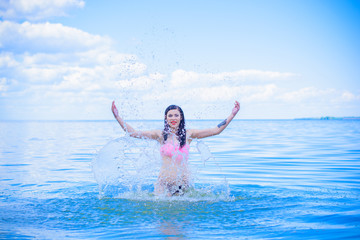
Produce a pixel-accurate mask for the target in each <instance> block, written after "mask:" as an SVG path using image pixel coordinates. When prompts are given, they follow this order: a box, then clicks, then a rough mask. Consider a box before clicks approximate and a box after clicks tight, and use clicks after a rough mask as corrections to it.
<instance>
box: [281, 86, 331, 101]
mask: <svg viewBox="0 0 360 240" xmlns="http://www.w3.org/2000/svg"><path fill="white" fill-rule="evenodd" d="M335 93H336V90H335V89H317V88H315V87H305V88H301V89H299V90H296V91H291V92H287V93H284V94H282V95H280V96H279V97H278V99H280V100H283V101H286V102H289V101H291V102H301V101H307V100H313V99H318V100H321V99H322V98H324V97H327V96H331V95H333V96H334V94H335Z"/></svg>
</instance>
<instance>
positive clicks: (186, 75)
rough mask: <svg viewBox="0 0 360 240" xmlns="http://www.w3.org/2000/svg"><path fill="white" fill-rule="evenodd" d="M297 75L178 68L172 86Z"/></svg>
mask: <svg viewBox="0 0 360 240" xmlns="http://www.w3.org/2000/svg"><path fill="white" fill-rule="evenodd" d="M295 76H297V75H296V74H294V73H289V72H285V73H281V72H272V71H262V70H254V69H247V70H239V71H235V72H222V73H197V72H192V71H185V70H182V69H178V70H176V71H174V72H173V73H172V76H171V84H172V86H175V87H179V86H189V85H192V86H194V84H195V85H202V84H205V83H206V84H211V85H213V84H219V85H221V84H223V83H224V82H226V83H228V84H236V85H238V84H242V83H244V82H248V81H251V82H264V81H270V80H271V81H274V80H284V79H291V78H293V77H295Z"/></svg>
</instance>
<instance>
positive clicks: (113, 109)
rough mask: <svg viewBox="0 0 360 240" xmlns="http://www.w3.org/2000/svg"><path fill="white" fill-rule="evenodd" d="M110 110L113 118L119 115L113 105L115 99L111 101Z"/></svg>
mask: <svg viewBox="0 0 360 240" xmlns="http://www.w3.org/2000/svg"><path fill="white" fill-rule="evenodd" d="M111 111H112V113H113V114H114V117H115V118H117V117H119V112H118V110H117V108H116V106H115V101H113V102H112V105H111Z"/></svg>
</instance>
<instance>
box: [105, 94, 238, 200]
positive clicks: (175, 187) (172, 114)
mask: <svg viewBox="0 0 360 240" xmlns="http://www.w3.org/2000/svg"><path fill="white" fill-rule="evenodd" d="M111 110H112V112H113V114H114V117H115V118H116V120H117V121H118V122H119V124H120V126H121V127H122V129H124V131H126V132H128V133H129V135H130V136H131V137H135V138H147V139H154V140H156V141H158V142H159V143H160V153H161V157H162V166H161V169H160V174H159V177H158V181H157V182H156V184H155V194H157V195H161V194H165V195H167V196H173V195H182V194H184V191H185V190H186V189H187V188H188V187H189V184H190V171H189V168H188V161H187V160H188V158H189V149H190V143H191V141H192V140H193V139H200V138H206V137H210V136H214V135H218V134H220V133H221V132H222V131H223V130H224V129H225V128H226V127H227V126H228V125H229V123H230V122H231V120H233V118H234V117H235V116H236V114H237V113H238V111H239V110H240V104H239V102H237V101H235V106H234V108H233V109H232V112H231V114H230V115H229V116H228V117H227V118H226V119H225V120H224V121H222V122H221V123H219V124H218V125H217V126H216V127H214V128H208V129H185V117H184V112H183V111H182V109H181V108H180V107H179V106H176V105H170V106H169V107H167V108H166V110H165V115H164V129H163V130H150V131H138V130H135V129H134V128H133V127H131V126H130V125H129V124H127V123H126V122H125V121H124V120H123V119H122V118H121V117H120V116H119V112H118V110H117V108H116V106H115V101H113V102H112V107H111Z"/></svg>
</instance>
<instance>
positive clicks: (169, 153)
mask: <svg viewBox="0 0 360 240" xmlns="http://www.w3.org/2000/svg"><path fill="white" fill-rule="evenodd" d="M189 149H190V145H189V144H185V145H184V146H183V147H182V148H180V146H179V145H174V144H173V143H165V144H163V145H162V146H161V148H160V153H161V156H163V157H164V156H166V157H171V158H172V159H175V160H176V161H177V162H181V161H182V160H188V158H189Z"/></svg>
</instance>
